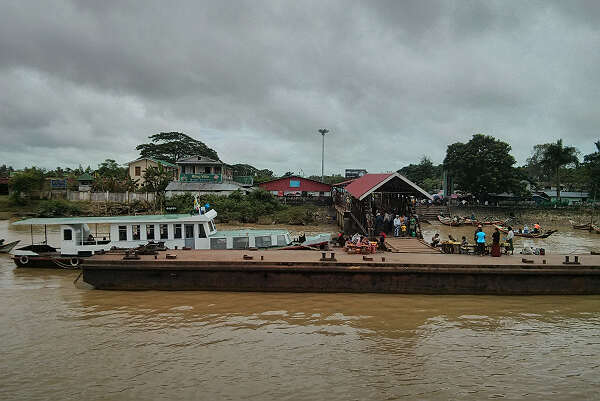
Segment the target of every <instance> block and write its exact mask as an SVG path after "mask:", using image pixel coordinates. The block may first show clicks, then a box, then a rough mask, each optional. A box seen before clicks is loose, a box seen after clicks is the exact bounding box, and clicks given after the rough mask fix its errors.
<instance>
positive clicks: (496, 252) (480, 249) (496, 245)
mask: <svg viewBox="0 0 600 401" xmlns="http://www.w3.org/2000/svg"><path fill="white" fill-rule="evenodd" d="M514 237H515V233H514V231H513V229H512V227H508V232H507V234H506V239H505V240H506V244H507V246H506V251H507V252H508V251H510V252H511V254H514V245H513V241H514ZM449 240H450V241H452V242H456V241H455V240H454V238H453V237H452V235H449ZM473 240H474V241H475V244H476V247H475V252H476V253H477V254H478V255H480V256H483V255H485V254H486V253H487V251H486V233H485V232H484V231H483V227H482V226H481V224H480V225H478V226H477V230H476V231H475V233H474V234H473ZM440 244H441V239H440V234H438V233H436V234H435V235H434V236H433V237H432V238H431V245H432V246H434V247H435V246H440ZM469 247H470V245H469V242H468V241H467V238H466V237H465V236H463V237H462V241H461V243H460V248H459V249H460V253H468V250H469ZM491 254H492V256H500V230H498V228H494V232H493V233H492V250H491Z"/></svg>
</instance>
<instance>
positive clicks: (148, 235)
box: [146, 224, 154, 239]
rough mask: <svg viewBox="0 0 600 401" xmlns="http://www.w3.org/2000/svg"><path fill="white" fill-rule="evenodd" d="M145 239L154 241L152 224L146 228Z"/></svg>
mask: <svg viewBox="0 0 600 401" xmlns="http://www.w3.org/2000/svg"><path fill="white" fill-rule="evenodd" d="M146 239H154V224H148V225H147V226H146Z"/></svg>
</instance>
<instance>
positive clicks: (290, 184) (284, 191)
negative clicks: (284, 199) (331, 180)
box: [258, 176, 331, 197]
mask: <svg viewBox="0 0 600 401" xmlns="http://www.w3.org/2000/svg"><path fill="white" fill-rule="evenodd" d="M258 186H259V187H260V188H262V189H264V190H266V191H269V192H271V193H272V194H273V195H275V196H308V197H311V196H312V197H329V196H331V185H328V184H323V183H322V182H319V181H314V180H310V179H308V178H304V177H298V176H290V177H283V178H277V179H275V180H271V181H266V182H261V183H260V184H258Z"/></svg>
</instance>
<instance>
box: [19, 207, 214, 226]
mask: <svg viewBox="0 0 600 401" xmlns="http://www.w3.org/2000/svg"><path fill="white" fill-rule="evenodd" d="M216 216H217V212H216V211H214V210H209V211H208V212H207V213H205V214H203V215H197V214H193V215H191V214H141V215H136V216H108V217H52V218H32V219H25V220H19V221H15V222H14V223H12V224H13V225H62V224H64V225H75V224H118V223H124V224H131V223H175V222H185V221H190V222H197V221H206V220H210V219H213V218H215V217H216Z"/></svg>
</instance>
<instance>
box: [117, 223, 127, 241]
mask: <svg viewBox="0 0 600 401" xmlns="http://www.w3.org/2000/svg"><path fill="white" fill-rule="evenodd" d="M119 241H127V226H119Z"/></svg>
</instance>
